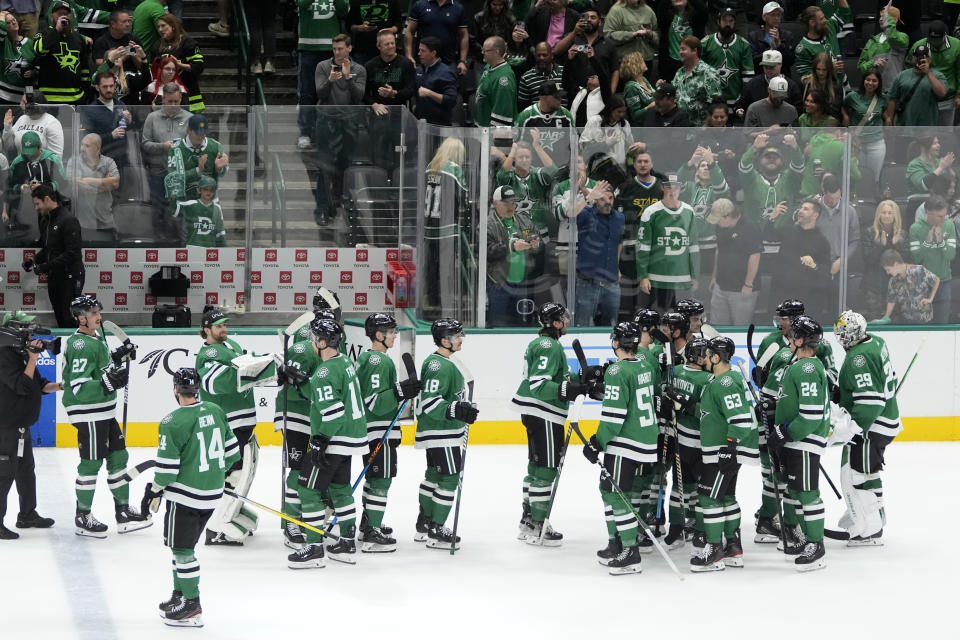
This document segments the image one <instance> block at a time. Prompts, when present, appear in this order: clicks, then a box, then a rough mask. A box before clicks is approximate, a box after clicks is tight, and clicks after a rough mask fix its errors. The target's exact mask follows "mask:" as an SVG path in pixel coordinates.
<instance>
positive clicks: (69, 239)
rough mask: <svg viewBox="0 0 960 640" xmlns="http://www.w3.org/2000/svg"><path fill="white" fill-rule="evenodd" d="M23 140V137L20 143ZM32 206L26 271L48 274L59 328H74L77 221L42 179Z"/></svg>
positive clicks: (79, 288)
mask: <svg viewBox="0 0 960 640" xmlns="http://www.w3.org/2000/svg"><path fill="white" fill-rule="evenodd" d="M24 137H25V138H26V136H24ZM26 145H27V141H26V140H24V146H26ZM31 195H32V200H33V208H34V209H35V211H36V215H37V216H38V217H39V222H40V246H41V249H40V251H38V252H37V254H36V256H34V258H33V259H27V260H26V261H24V263H23V268H24V270H26V271H30V270H31V269H32V270H33V272H34V273H36V274H37V275H44V274H48V277H47V293H48V295H49V296H50V304H51V306H52V307H53V313H54V315H55V316H56V318H57V326H59V327H60V328H70V327H76V326H77V322H76V320H75V319H74V317H73V314H71V313H70V301H71V300H73V299H74V298H75V297H77V296H79V295H80V294H81V293H82V292H83V281H84V277H85V268H84V266H83V250H82V247H83V237H82V233H81V231H80V224H79V223H78V222H77V219H76V218H75V217H74V216H73V214H71V213H70V210H69V209H68V208H67V207H64V206H62V204H61V197H60V194H59V193H57V189H56V187H55V186H53V184H51V183H49V182H44V183H41V184H38V185H36V187H35V188H34V189H33V193H32V194H31Z"/></svg>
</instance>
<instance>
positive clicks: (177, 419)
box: [153, 402, 240, 509]
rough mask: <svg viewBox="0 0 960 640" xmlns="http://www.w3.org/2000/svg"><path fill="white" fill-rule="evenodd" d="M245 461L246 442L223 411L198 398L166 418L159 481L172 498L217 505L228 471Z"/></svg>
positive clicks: (184, 502) (155, 479)
mask: <svg viewBox="0 0 960 640" xmlns="http://www.w3.org/2000/svg"><path fill="white" fill-rule="evenodd" d="M239 460H240V446H239V444H238V443H237V438H236V437H235V436H234V435H233V431H231V430H230V426H229V425H228V424H227V416H226V415H225V414H224V413H223V409H221V408H220V407H218V406H217V405H215V404H213V403H211V402H197V403H195V404H191V405H187V406H185V407H180V408H178V409H174V410H173V411H171V412H170V413H169V414H167V415H166V417H164V419H163V420H161V421H160V445H159V447H157V469H156V472H155V473H154V476H153V484H154V487H155V488H157V489H163V490H164V491H163V497H164V498H166V499H167V501H168V502H173V503H176V504H182V505H183V506H185V507H191V508H193V509H214V508H215V507H216V506H217V501H218V500H219V499H220V496H221V495H222V494H223V480H224V477H225V476H226V473H227V471H228V470H229V469H230V467H232V466H233V465H234V463H236V462H237V461H239Z"/></svg>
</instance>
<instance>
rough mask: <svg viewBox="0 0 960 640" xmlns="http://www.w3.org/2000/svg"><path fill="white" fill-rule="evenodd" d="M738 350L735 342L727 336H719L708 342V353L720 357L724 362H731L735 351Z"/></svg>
mask: <svg viewBox="0 0 960 640" xmlns="http://www.w3.org/2000/svg"><path fill="white" fill-rule="evenodd" d="M736 350H737V345H735V344H734V343H733V340H731V339H730V338H728V337H726V336H717V337H716V338H711V339H710V340H709V341H707V351H708V352H709V353H708V354H707V355H710V354H714V353H715V354H717V355H718V356H720V360H722V361H723V362H730V359H731V358H733V353H734V351H736Z"/></svg>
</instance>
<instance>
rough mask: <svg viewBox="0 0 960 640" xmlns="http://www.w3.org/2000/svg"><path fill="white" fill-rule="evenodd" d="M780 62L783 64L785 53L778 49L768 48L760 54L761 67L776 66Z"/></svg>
mask: <svg viewBox="0 0 960 640" xmlns="http://www.w3.org/2000/svg"><path fill="white" fill-rule="evenodd" d="M778 64H783V55H782V54H781V53H780V52H779V51H777V50H776V49H767V50H766V51H764V52H763V55H762V56H760V66H761V67H775V66H777V65H778Z"/></svg>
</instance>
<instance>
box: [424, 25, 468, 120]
mask: <svg viewBox="0 0 960 640" xmlns="http://www.w3.org/2000/svg"><path fill="white" fill-rule="evenodd" d="M418 56H419V58H420V65H419V66H417V100H416V105H415V107H414V110H415V112H416V115H417V117H418V118H419V119H421V120H426V121H427V122H429V123H430V124H440V125H447V126H450V125H451V124H453V118H452V116H453V109H454V107H455V106H456V104H457V87H458V82H457V77H456V76H455V75H454V74H453V71H451V70H450V67H448V66H447V65H445V64H443V61H441V60H440V41H439V40H438V39H436V38H433V37H431V36H427V37H425V38H423V39H422V40H421V41H420V46H419V51H418Z"/></svg>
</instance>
